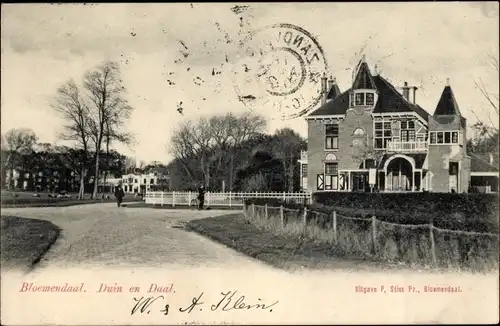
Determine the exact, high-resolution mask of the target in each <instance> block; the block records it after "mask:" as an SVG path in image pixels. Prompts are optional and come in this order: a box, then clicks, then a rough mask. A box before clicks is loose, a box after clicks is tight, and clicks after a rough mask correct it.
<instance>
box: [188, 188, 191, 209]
mask: <svg viewBox="0 0 500 326" xmlns="http://www.w3.org/2000/svg"><path fill="white" fill-rule="evenodd" d="M188 206H189V207H191V191H190V192H188Z"/></svg>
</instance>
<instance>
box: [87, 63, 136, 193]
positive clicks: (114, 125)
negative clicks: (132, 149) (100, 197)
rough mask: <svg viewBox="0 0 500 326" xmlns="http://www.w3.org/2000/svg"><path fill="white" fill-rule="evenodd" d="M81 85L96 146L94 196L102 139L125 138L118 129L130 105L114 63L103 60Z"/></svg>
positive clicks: (123, 122)
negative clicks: (87, 99)
mask: <svg viewBox="0 0 500 326" xmlns="http://www.w3.org/2000/svg"><path fill="white" fill-rule="evenodd" d="M84 87H85V89H86V90H87V96H88V98H89V100H90V101H89V102H90V103H89V112H90V114H89V116H90V135H91V138H92V140H93V144H94V149H95V160H94V162H95V166H94V190H93V193H92V197H93V198H95V197H96V196H97V191H98V180H99V161H100V155H101V150H102V145H103V141H104V140H105V139H106V138H107V139H108V140H109V142H111V141H112V140H113V139H115V140H118V141H128V139H130V138H129V137H128V134H126V135H125V137H123V136H124V134H123V133H120V132H119V131H120V130H121V129H122V128H123V126H124V124H125V122H126V121H127V120H128V119H129V118H130V116H131V113H132V110H133V109H132V107H131V106H130V105H129V104H128V102H127V100H126V99H125V98H124V95H125V92H126V90H125V87H124V86H123V81H122V79H121V74H120V67H119V65H118V63H116V62H106V63H104V64H102V65H100V66H98V67H97V68H96V69H93V70H91V71H89V72H87V73H86V75H85V78H84Z"/></svg>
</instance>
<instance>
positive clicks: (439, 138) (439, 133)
mask: <svg viewBox="0 0 500 326" xmlns="http://www.w3.org/2000/svg"><path fill="white" fill-rule="evenodd" d="M443 140H444V139H443V132H442V131H441V132H438V133H437V143H438V144H442V143H443Z"/></svg>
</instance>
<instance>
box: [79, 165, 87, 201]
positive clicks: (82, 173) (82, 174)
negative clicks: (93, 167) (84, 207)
mask: <svg viewBox="0 0 500 326" xmlns="http://www.w3.org/2000/svg"><path fill="white" fill-rule="evenodd" d="M85 174H86V171H85V168H82V170H81V171H80V190H79V192H78V199H83V197H84V196H85Z"/></svg>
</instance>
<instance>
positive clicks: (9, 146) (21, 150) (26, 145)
mask: <svg viewBox="0 0 500 326" xmlns="http://www.w3.org/2000/svg"><path fill="white" fill-rule="evenodd" d="M36 141H37V136H36V135H35V132H34V131H33V130H31V129H27V128H19V129H11V130H9V131H7V133H6V134H5V136H3V141H2V146H5V148H4V150H5V151H6V152H7V158H6V160H5V163H4V164H5V166H4V168H5V169H7V170H8V171H9V189H10V188H11V183H12V181H13V179H14V168H15V164H14V162H15V158H16V156H19V155H22V154H25V153H27V152H30V151H32V150H33V146H34V145H35V143H36Z"/></svg>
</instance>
